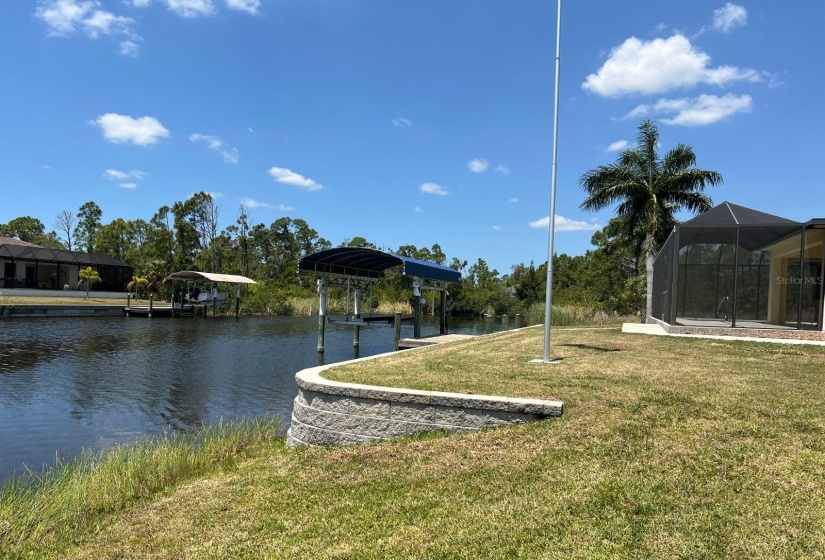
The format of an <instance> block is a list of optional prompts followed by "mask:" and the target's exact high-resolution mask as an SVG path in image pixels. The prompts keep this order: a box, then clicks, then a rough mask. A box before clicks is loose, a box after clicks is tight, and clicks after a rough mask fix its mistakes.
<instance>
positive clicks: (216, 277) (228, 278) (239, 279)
mask: <svg viewBox="0 0 825 560" xmlns="http://www.w3.org/2000/svg"><path fill="white" fill-rule="evenodd" d="M174 280H206V281H208V282H225V283H227V284H257V282H255V281H254V280H252V279H251V278H247V277H246V276H239V275H237V274H215V273H212V272H198V271H196V270H183V271H181V272H173V273H172V274H170V275H169V276H167V277H166V278H164V279H163V281H164V282H166V281H174Z"/></svg>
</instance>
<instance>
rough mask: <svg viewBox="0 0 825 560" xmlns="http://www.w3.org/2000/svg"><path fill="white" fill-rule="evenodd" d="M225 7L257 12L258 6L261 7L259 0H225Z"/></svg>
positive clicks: (251, 12) (252, 12)
mask: <svg viewBox="0 0 825 560" xmlns="http://www.w3.org/2000/svg"><path fill="white" fill-rule="evenodd" d="M226 7H227V8H229V9H230V10H238V11H242V12H248V13H250V14H257V13H258V8H260V7H261V0H226Z"/></svg>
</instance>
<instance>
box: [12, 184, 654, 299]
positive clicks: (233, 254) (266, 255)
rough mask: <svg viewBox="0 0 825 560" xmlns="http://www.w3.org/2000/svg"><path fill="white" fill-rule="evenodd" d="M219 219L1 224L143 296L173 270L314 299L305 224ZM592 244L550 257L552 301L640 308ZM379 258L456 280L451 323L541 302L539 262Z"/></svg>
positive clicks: (407, 295) (407, 284)
mask: <svg viewBox="0 0 825 560" xmlns="http://www.w3.org/2000/svg"><path fill="white" fill-rule="evenodd" d="M219 215H220V208H219V207H218V205H217V204H215V201H214V199H213V198H212V196H211V195H209V194H208V193H205V192H199V193H196V194H194V195H192V196H191V197H190V198H188V199H187V200H184V201H179V202H175V203H174V204H172V205H171V206H161V207H160V208H159V209H158V210H157V212H155V214H154V215H153V216H152V217H151V218H150V219H149V220H143V219H136V220H124V219H123V218H116V219H114V220H112V221H110V222H107V223H104V222H103V219H102V218H103V211H102V210H101V209H100V207H99V206H98V205H97V204H96V203H94V202H86V203H85V204H83V205H82V206H81V207H80V208H79V209H78V210H77V213H74V212H71V211H68V210H64V211H62V212H61V213H60V214H59V215H58V216H57V217H56V218H55V220H54V222H53V225H52V228H53V229H51V230H47V229H46V227H45V226H44V224H43V223H42V222H41V221H40V220H39V219H37V218H33V217H31V216H22V217H19V218H15V219H13V220H10V221H9V222H8V223H5V224H0V235H4V236H9V237H14V238H17V239H20V240H22V241H27V242H30V243H34V244H36V245H41V246H44V247H49V248H54V249H66V250H75V251H82V252H86V253H100V254H106V255H110V256H112V257H114V258H116V259H119V260H122V261H123V262H125V263H126V264H128V265H129V266H131V267H132V268H133V269H134V271H135V281H134V282H133V285H134V286H135V287H139V288H141V289H145V288H146V286H148V285H151V284H153V283H154V282H156V281H157V279H162V278H163V277H165V276H167V275H168V274H170V273H171V272H173V271H176V270H201V271H206V272H218V273H224V274H241V275H244V276H248V277H250V278H252V279H254V280H256V281H257V282H259V285H258V286H253V287H251V288H250V289H249V290H250V293H249V294H248V295H247V297H246V298H245V299H249V302H248V305H249V306H250V307H252V308H253V309H256V310H261V309H264V308H266V309H269V310H273V311H274V312H285V313H288V312H289V309H286V308H285V305H286V300H287V298H288V297H290V296H297V297H309V296H312V295H314V294H315V284H314V279H312V278H309V277H303V276H299V275H297V274H296V270H297V267H298V261H299V260H300V259H301V258H303V257H304V256H306V255H309V254H312V253H315V252H317V251H322V250H324V249H329V248H331V247H332V246H333V245H332V243H331V242H330V241H329V240H327V239H325V238H323V237H321V236H320V235H319V234H318V232H317V231H316V230H315V229H313V228H312V227H310V225H309V224H308V223H307V222H306V221H305V220H302V219H300V218H295V219H293V218H289V217H280V218H278V219H276V220H274V221H273V222H272V223H271V224H269V225H266V224H264V223H256V224H251V219H250V215H249V209H248V208H247V207H246V206H244V205H240V206H239V208H238V210H237V214H236V215H235V216H234V218H235V219H234V221H233V223H232V224H230V225H229V226H226V227H225V228H222V229H221V228H219V225H218V218H219ZM593 242H594V245H595V249H593V250H591V251H588V252H587V253H586V254H584V255H579V256H569V255H566V254H561V255H555V256H554V261H553V262H554V269H555V271H556V272H555V276H554V283H553V284H554V289H555V290H556V292H555V294H556V295H555V296H554V297H555V300H556V301H558V302H559V303H570V304H576V305H585V306H588V307H592V308H597V309H603V310H605V311H617V312H621V313H628V312H632V311H633V310H634V309H635V308H636V307H638V302H636V301H635V300H634V297H635V294H634V293H632V292H628V291H627V286H626V284H627V281H628V279H629V278H632V277H633V276H634V275H635V268H634V267H635V261H634V260H633V258H632V257H631V256H629V255H627V254H625V253H624V252H622V251H621V250H619V249H617V245H616V242H615V240H610V239H608V238H607V237H606V236H605V235H604V234H603V233H602V232H598V233H597V234H596V235H595V236H594V237H593ZM338 246H340V247H365V248H371V249H378V247H377V246H376V245H375V244H374V243H372V242H370V241H368V240H367V239H366V238H364V237H360V236H359V237H353V238H350V239H344V240H343V241H342V242H341V243H340V244H339V245H338ZM384 250H386V251H388V252H392V253H395V254H398V255H401V256H405V257H411V258H415V259H419V260H424V261H429V262H434V263H436V264H440V265H444V266H449V267H451V268H453V269H454V270H458V271H460V272H462V277H463V279H462V282H461V283H460V284H458V285H451V286H450V287H449V290H450V298H449V300H448V301H449V304H448V305H449V308H448V311H449V312H450V313H453V314H461V315H477V314H480V313H488V314H504V313H507V314H514V313H523V312H525V311H526V310H527V309H528V308H529V306H530V305H533V304H536V303H541V302H543V301H544V293H545V289H546V271H547V267H546V263H541V264H540V265H538V266H536V265H534V264H533V263H530V264H529V265H528V264H523V263H520V264H516V265H514V266H512V267H511V270H510V272H509V273H506V274H502V273H500V272H499V271H498V270H496V269H491V268H490V267H489V266H488V264H487V263H486V262H485V261H484V259H482V258H478V259H477V260H476V262H475V263H473V264H469V262H468V261H467V260H463V259H460V258H458V257H451V258H448V256H447V255H446V254H445V253H444V251H443V250H442V248H441V246H440V245H439V244H438V243H436V244H433V245H432V246H431V247H416V246H415V245H411V244H407V245H401V246H399V247H397V248H384ZM147 279H148V280H147ZM124 287H125V286H124ZM372 297H373V300H374V301H379V300H380V301H390V302H403V301H408V300H410V299H411V298H412V279H411V278H407V277H404V276H402V274H401V270H400V268H393V269H389V270H388V271H386V273H385V275H384V278H383V279H382V280H381V281H379V282H377V283H376V284H375V285H374V286H373V294H372ZM272 302H275V304H274V305H273V303H272ZM265 303H266V305H265Z"/></svg>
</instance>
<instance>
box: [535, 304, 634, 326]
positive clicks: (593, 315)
mask: <svg viewBox="0 0 825 560" xmlns="http://www.w3.org/2000/svg"><path fill="white" fill-rule="evenodd" d="M545 309H546V306H545V304H544V302H541V303H534V304H533V305H531V306H530V307H529V309H528V310H527V324H528V325H543V324H544V311H545ZM550 321H551V324H552V325H554V326H556V327H577V326H593V325H598V326H618V325H621V324H622V323H638V322H639V317H638V316H635V315H620V314H619V313H616V312H615V311H602V310H601V309H598V308H597V307H593V306H586V305H568V304H562V305H553V311H552V314H551V316H550Z"/></svg>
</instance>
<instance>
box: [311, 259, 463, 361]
mask: <svg viewBox="0 0 825 560" xmlns="http://www.w3.org/2000/svg"><path fill="white" fill-rule="evenodd" d="M395 266H401V267H402V274H403V275H404V276H412V277H413V279H414V280H413V296H414V311H415V313H414V315H413V317H412V318H410V319H411V320H412V323H413V333H414V334H413V336H414V337H415V338H420V337H421V319H422V315H423V309H422V304H423V303H424V301H425V300H424V298H422V297H421V296H422V292H424V291H428V290H431V291H437V292H440V294H441V318H440V325H439V327H440V328H439V331H440V333H441V334H446V333H447V311H446V307H447V305H446V304H447V288H446V286H436V285H425V284H424V283H423V280H425V279H427V280H433V281H441V282H444V283H447V282H460V281H461V273H460V272H459V271H457V270H453V269H452V268H449V267H446V266H443V265H439V264H435V263H432V262H428V261H421V260H418V259H413V258H410V257H403V256H401V255H394V254H392V253H385V252H383V251H378V250H376V249H366V248H362V247H338V248H335V249H327V250H325V251H319V252H317V253H313V254H312V255H307V256H306V257H304V258H302V259H301V260H300V261H299V262H298V274H314V275H316V276H318V295H319V300H320V305H319V309H318V352H319V353H323V352H324V335H325V329H326V324H327V323H331V324H339V325H351V326H352V327H353V329H354V333H353V341H352V345H353V346H354V347H356V348H357V347H358V346H360V343H361V342H360V333H361V327H368V326H373V325H376V324H380V323H387V324H388V325H389V324H392V325H393V327H394V332H395V349H396V350H397V349H398V343H399V339H400V333H401V323H402V322H403V321H404V320H403V319H402V318H401V314H400V313H395V314H394V315H381V316H372V315H371V316H369V317H366V316H364V315H363V314H362V312H361V299H362V292H363V287H364V285H365V284H368V283H371V282H374V281H376V280H378V279H380V278H382V277H383V273H384V271H385V270H387V269H388V268H392V267H395ZM343 280H345V281H346V282H343ZM333 287H335V288H346V289H347V308H346V315H345V319H344V320H343V321H342V320H335V319H330V318H329V317H328V316H327V291H328V290H329V288H333ZM351 293H352V294H353V295H354V297H353V302H354V305H353V313H352V314H350V294H351ZM371 299H372V298H370V300H371ZM408 320H409V319H408Z"/></svg>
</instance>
